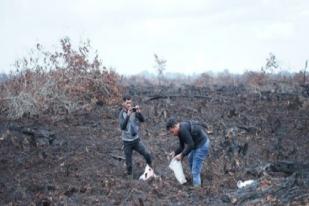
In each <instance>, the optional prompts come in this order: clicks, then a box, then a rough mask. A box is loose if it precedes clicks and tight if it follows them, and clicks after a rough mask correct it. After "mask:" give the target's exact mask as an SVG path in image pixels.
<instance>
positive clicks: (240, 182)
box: [237, 180, 255, 188]
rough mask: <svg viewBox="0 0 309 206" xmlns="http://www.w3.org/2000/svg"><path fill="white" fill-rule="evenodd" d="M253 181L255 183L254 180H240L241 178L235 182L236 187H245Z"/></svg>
mask: <svg viewBox="0 0 309 206" xmlns="http://www.w3.org/2000/svg"><path fill="white" fill-rule="evenodd" d="M254 183H255V181H254V180H246V181H241V180H239V181H238V182H237V187H238V188H244V187H247V186H251V185H253V184H254Z"/></svg>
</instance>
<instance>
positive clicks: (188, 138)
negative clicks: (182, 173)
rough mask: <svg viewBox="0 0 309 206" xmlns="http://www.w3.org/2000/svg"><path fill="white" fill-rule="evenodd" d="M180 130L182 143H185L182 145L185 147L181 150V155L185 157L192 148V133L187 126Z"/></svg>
mask: <svg viewBox="0 0 309 206" xmlns="http://www.w3.org/2000/svg"><path fill="white" fill-rule="evenodd" d="M180 132H181V136H182V138H183V141H184V145H185V146H184V147H185V148H184V149H183V151H182V156H183V157H185V156H186V155H188V154H189V153H190V152H191V150H192V149H193V148H194V142H193V138H192V135H191V133H190V131H189V130H188V129H187V128H183V129H182V130H181V131H180Z"/></svg>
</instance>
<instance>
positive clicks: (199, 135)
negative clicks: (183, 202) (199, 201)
mask: <svg viewBox="0 0 309 206" xmlns="http://www.w3.org/2000/svg"><path fill="white" fill-rule="evenodd" d="M166 129H167V130H168V131H169V132H171V133H172V134H173V135H174V136H177V137H178V138H179V143H180V145H179V147H178V149H176V150H175V151H174V152H172V153H171V155H172V156H173V157H174V158H175V159H176V160H179V161H181V160H182V159H183V158H184V157H185V156H188V160H189V166H190V171H191V173H192V179H193V185H194V186H196V187H200V186H201V170H202V165H203V161H204V159H205V158H206V157H207V155H208V149H209V138H208V136H207V133H206V132H205V130H204V127H203V125H202V124H200V123H199V122H196V121H187V122H177V121H176V119H175V118H169V119H168V121H167V123H166Z"/></svg>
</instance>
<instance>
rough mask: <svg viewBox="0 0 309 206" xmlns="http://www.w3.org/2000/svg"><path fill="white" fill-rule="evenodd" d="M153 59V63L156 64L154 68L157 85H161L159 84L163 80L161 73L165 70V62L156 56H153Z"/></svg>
mask: <svg viewBox="0 0 309 206" xmlns="http://www.w3.org/2000/svg"><path fill="white" fill-rule="evenodd" d="M154 57H155V63H156V65H155V66H154V67H155V69H156V70H157V72H158V80H159V85H161V82H162V80H163V72H164V71H165V70H166V60H165V59H162V58H159V56H158V55H157V54H154Z"/></svg>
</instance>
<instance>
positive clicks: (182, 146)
mask: <svg viewBox="0 0 309 206" xmlns="http://www.w3.org/2000/svg"><path fill="white" fill-rule="evenodd" d="M184 147H185V144H184V142H183V141H182V140H181V139H180V137H179V147H178V148H177V149H176V150H175V155H178V154H180V153H181V152H182V150H183V148H184Z"/></svg>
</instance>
